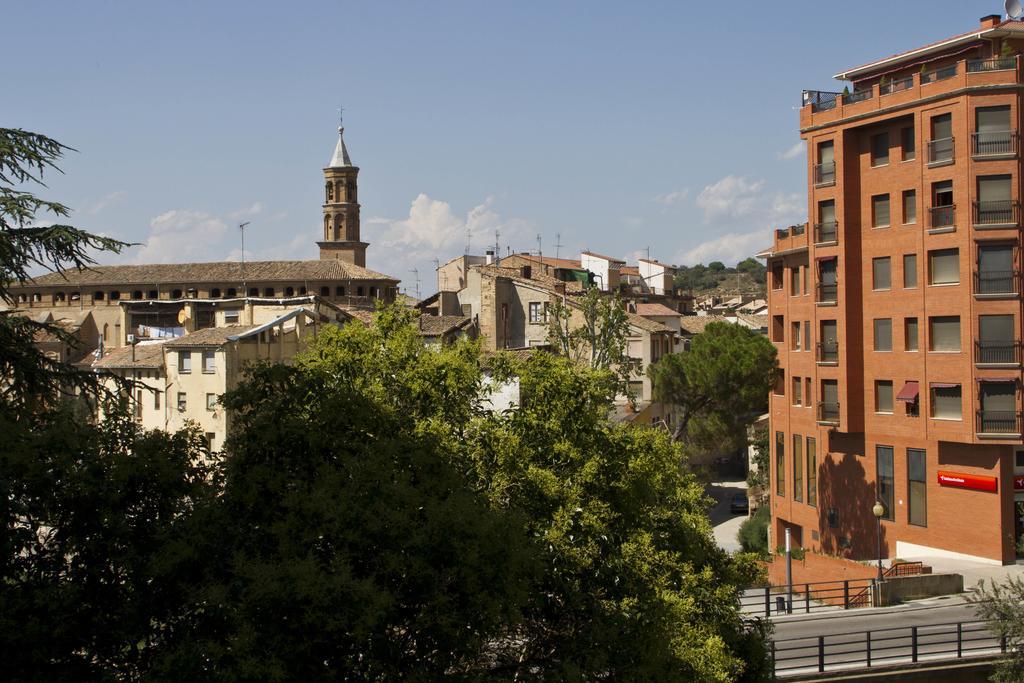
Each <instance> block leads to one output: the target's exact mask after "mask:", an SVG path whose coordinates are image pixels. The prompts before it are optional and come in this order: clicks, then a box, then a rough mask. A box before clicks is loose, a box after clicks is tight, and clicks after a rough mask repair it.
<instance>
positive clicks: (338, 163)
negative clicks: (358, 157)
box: [328, 107, 352, 168]
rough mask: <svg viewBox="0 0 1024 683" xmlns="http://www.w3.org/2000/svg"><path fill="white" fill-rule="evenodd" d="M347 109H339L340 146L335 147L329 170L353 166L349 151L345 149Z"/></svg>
mask: <svg viewBox="0 0 1024 683" xmlns="http://www.w3.org/2000/svg"><path fill="white" fill-rule="evenodd" d="M344 115H345V108H344V107H338V144H337V145H335V147H334V156H332V157H331V163H330V164H328V168H344V167H345V166H351V165H352V160H351V159H349V158H348V149H347V148H346V147H345V119H344Z"/></svg>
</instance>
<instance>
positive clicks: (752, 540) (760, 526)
mask: <svg viewBox="0 0 1024 683" xmlns="http://www.w3.org/2000/svg"><path fill="white" fill-rule="evenodd" d="M770 521H771V515H770V513H769V511H768V507H767V506H763V507H760V508H758V509H757V512H755V513H754V514H753V515H752V516H751V517H747V518H746V519H745V520H743V522H742V523H741V524H740V528H739V531H738V532H737V533H736V539H737V540H738V541H739V542H740V548H742V549H743V552H745V553H757V554H758V555H766V554H768V523H769V522H770Z"/></svg>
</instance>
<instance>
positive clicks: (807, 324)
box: [804, 320, 811, 351]
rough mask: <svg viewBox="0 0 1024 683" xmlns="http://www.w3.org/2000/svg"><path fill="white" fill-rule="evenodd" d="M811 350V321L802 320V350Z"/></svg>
mask: <svg viewBox="0 0 1024 683" xmlns="http://www.w3.org/2000/svg"><path fill="white" fill-rule="evenodd" d="M810 350H811V321H810V320H805V321H804V351H810Z"/></svg>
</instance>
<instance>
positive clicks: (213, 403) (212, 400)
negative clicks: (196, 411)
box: [206, 394, 217, 410]
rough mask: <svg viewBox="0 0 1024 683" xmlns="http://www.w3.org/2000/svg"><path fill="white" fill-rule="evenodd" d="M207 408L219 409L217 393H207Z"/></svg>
mask: <svg viewBox="0 0 1024 683" xmlns="http://www.w3.org/2000/svg"><path fill="white" fill-rule="evenodd" d="M206 409H207V410H217V394H207V395H206Z"/></svg>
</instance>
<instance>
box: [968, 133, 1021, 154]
mask: <svg viewBox="0 0 1024 683" xmlns="http://www.w3.org/2000/svg"><path fill="white" fill-rule="evenodd" d="M971 155H972V156H974V157H1002V156H1016V155H1017V132H1016V131H1012V130H992V131H986V132H983V133H972V134H971Z"/></svg>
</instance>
